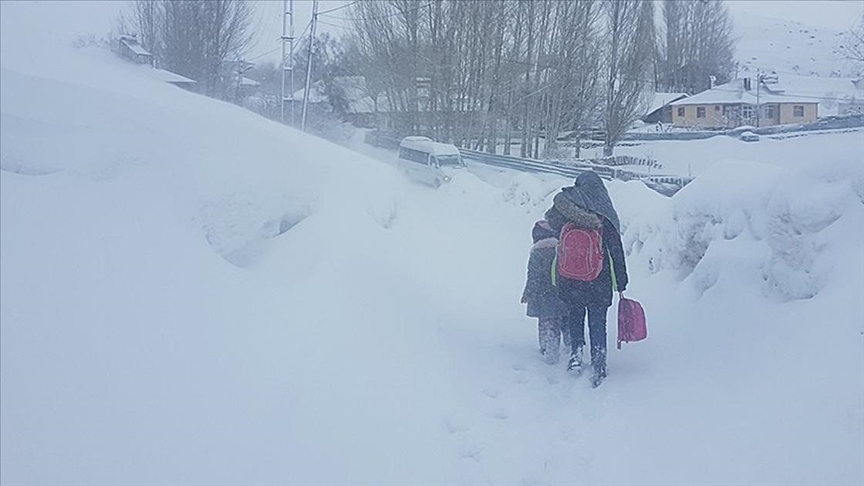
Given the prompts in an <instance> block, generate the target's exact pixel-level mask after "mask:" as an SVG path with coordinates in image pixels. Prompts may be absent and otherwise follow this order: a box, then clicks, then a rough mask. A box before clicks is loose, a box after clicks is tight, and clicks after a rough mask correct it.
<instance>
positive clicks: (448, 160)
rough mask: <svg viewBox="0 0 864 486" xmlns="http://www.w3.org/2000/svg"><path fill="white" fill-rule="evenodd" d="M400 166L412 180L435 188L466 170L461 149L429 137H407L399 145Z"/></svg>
mask: <svg viewBox="0 0 864 486" xmlns="http://www.w3.org/2000/svg"><path fill="white" fill-rule="evenodd" d="M399 166H400V168H401V169H402V170H403V171H404V172H405V173H406V174H407V175H408V176H409V177H411V178H412V179H415V180H417V181H420V182H423V183H425V184H429V185H431V186H433V187H435V188H438V187H441V184H443V183H445V182H450V179H452V178H453V175H454V174H455V172H456V171H458V170H460V169H464V168H465V162H464V161H463V160H462V155H461V154H460V153H459V149H457V148H456V146H454V145H450V144H446V143H438V142H433V141H432V139H431V138H429V137H405V138H404V139H402V142H401V143H400V144H399Z"/></svg>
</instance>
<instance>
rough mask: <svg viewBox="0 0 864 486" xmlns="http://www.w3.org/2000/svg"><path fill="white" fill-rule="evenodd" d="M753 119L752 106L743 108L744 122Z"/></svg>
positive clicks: (742, 116) (742, 117)
mask: <svg viewBox="0 0 864 486" xmlns="http://www.w3.org/2000/svg"><path fill="white" fill-rule="evenodd" d="M751 118H753V107H752V106H750V105H744V106H742V107H741V119H742V120H744V121H748V120H750V119H751Z"/></svg>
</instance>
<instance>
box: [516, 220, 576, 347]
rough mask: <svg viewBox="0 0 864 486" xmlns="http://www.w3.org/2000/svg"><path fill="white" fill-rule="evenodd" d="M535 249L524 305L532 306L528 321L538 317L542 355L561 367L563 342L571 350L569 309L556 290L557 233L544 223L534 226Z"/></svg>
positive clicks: (532, 251)
mask: <svg viewBox="0 0 864 486" xmlns="http://www.w3.org/2000/svg"><path fill="white" fill-rule="evenodd" d="M531 236H532V238H533V240H534V246H532V247H531V254H530V256H529V258H528V278H527V280H526V282H525V290H523V291H522V303H523V304H528V309H527V311H526V313H527V314H528V317H536V318H537V319H538V321H537V335H538V340H539V341H540V353H541V354H542V355H543V356H544V357H545V359H546V362H547V363H550V364H552V363H557V362H558V355H559V351H558V349H559V346H560V343H561V338H562V336H563V338H564V345H565V346H568V347H569V346H570V330H569V328H568V327H566V326H565V317H566V316H567V305H566V304H565V303H564V302H563V301H562V300H561V299H560V298H559V297H558V290H557V289H556V288H555V287H553V286H552V264H553V260H554V259H555V247H556V245H557V244H558V238H557V233H555V232H554V231H552V228H551V227H550V226H549V223H547V222H546V221H544V220H540V221H537V222H536V223H534V228H533V229H532V230H531Z"/></svg>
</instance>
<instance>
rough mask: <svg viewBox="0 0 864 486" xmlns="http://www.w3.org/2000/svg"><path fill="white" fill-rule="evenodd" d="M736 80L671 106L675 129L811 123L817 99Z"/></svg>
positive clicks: (750, 80)
mask: <svg viewBox="0 0 864 486" xmlns="http://www.w3.org/2000/svg"><path fill="white" fill-rule="evenodd" d="M771 81H772V80H771V79H770V78H769V82H767V83H766V82H765V78H764V77H763V80H762V82H758V83H757V82H755V80H752V79H751V78H743V79H736V80H734V81H731V82H729V83H726V84H721V85H719V86H715V87H714V88H711V89H709V90H706V91H703V92H701V93H699V94H696V95H693V96H690V97H689V98H685V99H681V100H678V101H674V102H672V103H670V106H671V107H672V123H673V124H674V125H675V126H676V127H692V128H717V129H720V128H735V127H739V126H742V125H753V126H771V125H787V124H797V123H812V122H815V121H816V119H817V118H818V117H819V99H818V98H815V97H805V96H801V95H798V96H796V95H794V94H789V93H786V90H785V89H784V88H782V87H781V86H780V85H779V84H776V83H773V82H771Z"/></svg>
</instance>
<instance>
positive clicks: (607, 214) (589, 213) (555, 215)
mask: <svg viewBox="0 0 864 486" xmlns="http://www.w3.org/2000/svg"><path fill="white" fill-rule="evenodd" d="M546 220H547V221H548V222H549V226H550V227H551V228H552V230H553V231H561V229H562V228H563V227H564V225H565V224H566V223H568V222H569V223H573V225H574V226H576V227H577V228H581V229H585V230H599V231H600V232H601V235H602V254H603V255H604V258H603V267H602V269H601V271H600V274H599V275H598V276H597V277H596V278H595V279H594V280H591V281H579V280H570V279H567V278H563V277H562V278H558V279H557V281H556V284H557V288H558V295H559V296H560V297H561V299H562V300H563V301H564V302H566V303H567V309H568V311H569V312H568V317H567V321H568V324H569V326H568V327H569V328H570V335H571V339H572V341H571V352H570V361H569V363H568V364H567V369H568V370H571V371H575V372H576V373H577V374H579V373H581V372H582V366H583V360H582V355H583V352H582V351H583V347H584V346H585V318H586V316H587V318H588V331H589V337H590V342H591V367H592V368H593V370H594V371H593V374H592V376H591V384H592V385H593V386H594V387H597V386H599V385H600V384H601V383H602V382H603V380H604V379H605V378H606V313H607V311H608V309H609V307H610V306H611V305H612V292H613V291H615V292H618V293H619V295H620V297H622V298H623V297H624V290H625V289H626V288H627V283H628V276H627V264H626V262H625V258H624V245H622V243H621V223H620V221H619V218H618V212H617V211H616V210H615V207H614V206H613V205H612V199H611V198H610V197H609V192H608V191H607V190H606V186H605V185H604V184H603V181H602V180H601V179H600V177H599V176H598V175H597V174H595V173H594V172H583V173H582V174H580V175H579V177H577V178H576V181H575V182H574V184H573V186H570V187H565V188H563V189H562V190H561V192H559V193H558V194H556V195H555V197H554V198H553V205H552V207H551V208H549V210H548V211H546Z"/></svg>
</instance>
